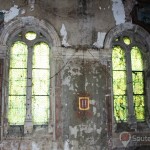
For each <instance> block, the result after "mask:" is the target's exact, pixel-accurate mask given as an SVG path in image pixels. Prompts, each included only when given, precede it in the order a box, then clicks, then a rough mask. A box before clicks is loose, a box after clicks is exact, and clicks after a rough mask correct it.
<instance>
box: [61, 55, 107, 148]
mask: <svg viewBox="0 0 150 150" xmlns="http://www.w3.org/2000/svg"><path fill="white" fill-rule="evenodd" d="M102 68H105V66H103V65H102V64H101V63H100V62H99V61H97V60H87V59H86V58H85V59H84V60H83V58H82V57H81V58H80V59H79V58H78V59H73V60H72V61H70V63H69V64H68V65H67V66H66V68H65V70H64V75H63V93H68V94H67V95H66V94H63V100H62V102H63V106H64V109H63V120H64V121H63V136H64V138H66V139H68V140H69V143H74V142H76V143H77V145H74V144H71V145H72V148H73V149H74V146H75V147H77V148H76V149H81V150H82V149H84V148H86V149H89V150H91V149H102V148H103V149H107V143H106V140H107V126H106V120H107V118H106V110H105V109H104V108H105V89H106V79H105V76H106V72H105V71H104V70H103V69H102ZM83 95H88V96H89V97H90V109H89V110H87V111H80V110H79V108H78V98H79V96H83ZM102 141H103V142H102Z"/></svg>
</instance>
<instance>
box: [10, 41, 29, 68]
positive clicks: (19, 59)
mask: <svg viewBox="0 0 150 150" xmlns="http://www.w3.org/2000/svg"><path fill="white" fill-rule="evenodd" d="M27 55H28V51H27V45H25V43H23V42H20V41H17V42H15V43H14V45H13V46H12V48H11V51H10V68H27Z"/></svg>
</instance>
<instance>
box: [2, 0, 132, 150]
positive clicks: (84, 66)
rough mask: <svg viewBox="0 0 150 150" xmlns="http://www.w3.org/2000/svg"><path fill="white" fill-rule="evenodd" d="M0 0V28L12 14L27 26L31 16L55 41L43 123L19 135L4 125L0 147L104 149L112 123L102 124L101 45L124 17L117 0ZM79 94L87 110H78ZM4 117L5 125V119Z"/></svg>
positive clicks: (104, 71)
mask: <svg viewBox="0 0 150 150" xmlns="http://www.w3.org/2000/svg"><path fill="white" fill-rule="evenodd" d="M0 2H1V5H0V12H3V13H4V20H0V23H2V25H0V29H1V31H2V30H3V29H4V28H5V27H6V26H7V25H8V24H9V23H11V22H12V23H14V20H16V19H18V18H24V19H22V22H21V23H22V24H25V22H24V21H26V20H25V18H26V17H28V20H29V22H28V24H29V25H30V21H33V22H34V17H35V18H37V19H39V20H40V21H39V22H38V23H37V24H42V26H44V25H45V24H44V22H43V21H46V22H47V23H49V24H51V25H52V26H53V27H54V30H55V31H56V33H57V34H58V37H59V38H60V41H61V42H60V43H61V44H58V45H57V46H56V45H55V44H54V45H52V47H51V49H52V51H53V56H52V69H51V72H52V76H53V75H55V77H54V78H52V79H51V82H52V83H51V89H50V93H51V108H52V107H53V111H51V112H50V113H51V118H50V124H49V126H48V127H44V128H43V127H37V128H36V127H34V129H33V132H32V133H31V134H30V135H24V134H21V133H20V131H21V130H22V128H15V129H14V128H10V129H9V130H7V127H6V129H4V133H5V135H4V136H3V139H2V142H1V143H0V149H1V150H49V149H50V150H108V149H109V146H110V144H111V142H110V141H109V140H110V139H109V138H110V137H108V136H109V135H110V133H109V132H111V130H112V125H110V124H108V120H110V121H112V116H111V115H112V109H111V97H110V95H111V92H110V90H111V86H110V85H111V80H110V75H109V72H110V70H109V69H110V66H109V65H108V61H110V60H111V59H110V57H111V54H110V50H108V49H107V50H105V49H103V48H104V42H105V38H106V36H107V33H108V32H109V31H110V29H112V28H113V27H114V26H116V25H119V24H122V23H125V21H126V20H125V19H126V16H125V9H124V5H123V3H122V0H94V1H90V0H76V1H75V0H63V1H60V0H35V1H32V2H31V1H30V0H15V1H14V0H12V1H10V0H5V1H2V0H0ZM31 3H32V5H31ZM31 7H32V8H31ZM128 15H129V14H128ZM0 19H2V18H0ZM37 24H36V25H37ZM46 25H47V24H46ZM21 28H22V26H21ZM45 30H46V31H47V28H45ZM11 32H12V31H11ZM6 34H7V33H6ZM47 34H50V32H48V33H47ZM2 37H3V36H2ZM53 39H55V37H53ZM0 40H1V41H3V40H2V39H0ZM1 41H0V43H2V42H1ZM55 43H57V42H55ZM58 43H59V40H58ZM50 44H51V43H50ZM108 45H109V44H108ZM3 47H4V48H3ZM108 47H109V46H108ZM100 48H101V49H100ZM6 50H7V45H3V44H2V45H0V58H4V59H5V58H6ZM101 53H104V54H101ZM72 56H73V57H72ZM108 67H109V68H108ZM5 69H7V68H5ZM108 78H109V79H108ZM108 82H109V83H108ZM52 86H53V87H54V88H52ZM81 96H88V97H89V98H90V108H89V110H86V111H81V110H79V104H78V99H79V97H81ZM5 103H6V102H5ZM6 113H7V112H6ZM108 114H109V118H108ZM4 121H5V122H4V123H6V125H7V119H6V120H4ZM51 122H52V123H51ZM115 140H116V141H117V140H118V139H115ZM109 142H110V143H109ZM119 146H120V145H119ZM120 147H121V146H120Z"/></svg>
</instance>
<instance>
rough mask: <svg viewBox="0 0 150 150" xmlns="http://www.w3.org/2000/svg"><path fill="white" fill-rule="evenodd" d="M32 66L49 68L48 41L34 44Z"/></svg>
mask: <svg viewBox="0 0 150 150" xmlns="http://www.w3.org/2000/svg"><path fill="white" fill-rule="evenodd" d="M32 68H49V47H48V45H47V44H46V43H43V42H41V43H39V44H37V45H35V46H34V55H33V66H32Z"/></svg>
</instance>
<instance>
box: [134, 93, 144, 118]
mask: <svg viewBox="0 0 150 150" xmlns="http://www.w3.org/2000/svg"><path fill="white" fill-rule="evenodd" d="M134 107H135V115H136V119H137V120H139V121H142V120H144V119H145V117H144V114H145V109H144V96H143V95H137V96H134Z"/></svg>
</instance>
